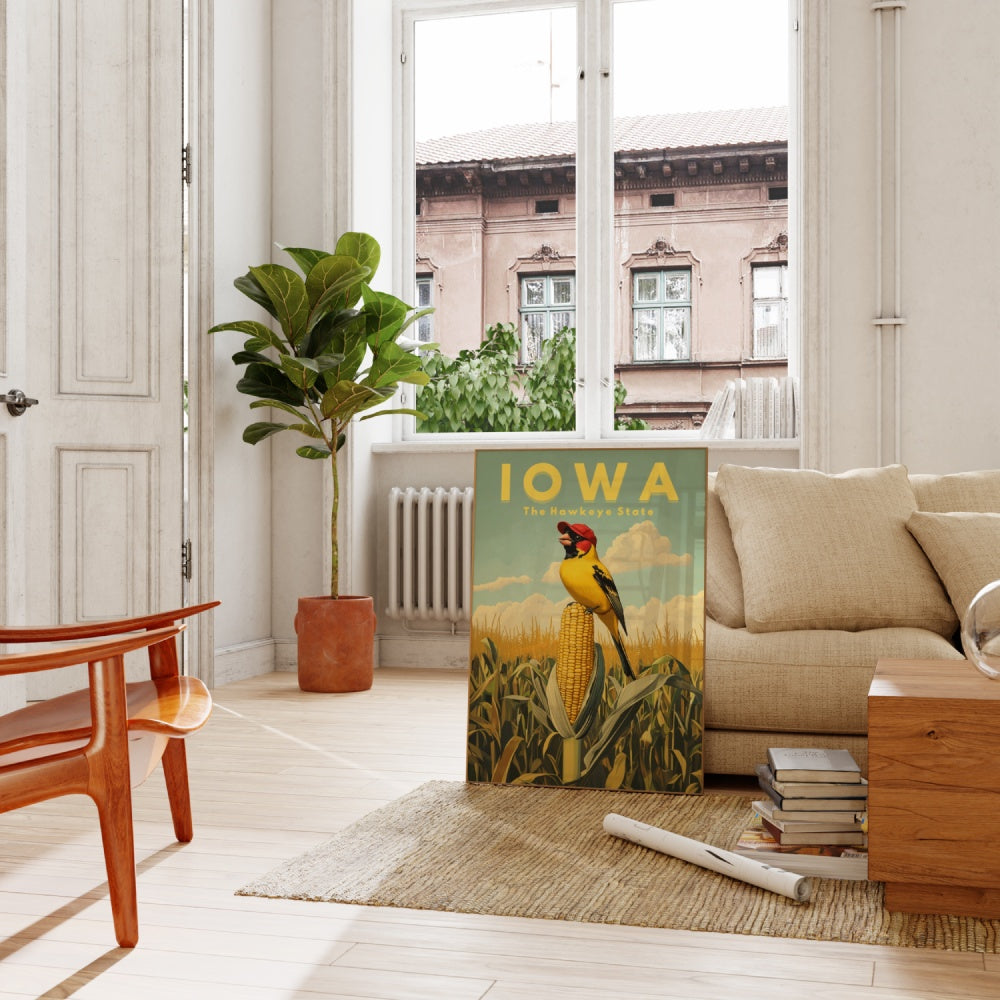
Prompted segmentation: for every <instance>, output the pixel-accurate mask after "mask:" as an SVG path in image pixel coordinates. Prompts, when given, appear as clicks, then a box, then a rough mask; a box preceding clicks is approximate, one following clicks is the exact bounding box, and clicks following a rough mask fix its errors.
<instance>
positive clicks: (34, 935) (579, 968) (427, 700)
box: [0, 669, 1000, 1000]
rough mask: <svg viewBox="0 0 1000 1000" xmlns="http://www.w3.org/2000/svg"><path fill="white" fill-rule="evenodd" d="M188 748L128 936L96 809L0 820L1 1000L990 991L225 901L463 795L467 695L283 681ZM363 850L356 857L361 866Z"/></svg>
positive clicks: (227, 704) (429, 685)
mask: <svg viewBox="0 0 1000 1000" xmlns="http://www.w3.org/2000/svg"><path fill="white" fill-rule="evenodd" d="M215 697H216V705H217V707H216V711H215V714H214V716H213V719H212V721H211V722H210V723H209V726H208V728H207V729H206V730H204V731H203V732H202V733H200V734H198V735H197V736H196V737H194V738H193V739H192V740H191V742H190V743H189V748H188V752H189V758H190V763H191V769H192V782H193V793H194V812H195V840H194V842H193V843H191V844H188V845H185V846H183V847H181V846H179V845H176V844H174V842H173V840H172V833H171V827H170V823H169V816H168V812H167V806H166V801H165V794H164V790H163V781H162V778H161V777H160V774H159V772H157V773H156V774H154V775H153V777H151V778H150V779H149V781H147V782H146V784H145V785H144V786H143V787H142V788H140V789H138V791H137V792H136V823H137V842H138V843H137V855H138V867H139V871H140V874H139V924H140V941H139V945H138V947H137V948H135V949H134V950H133V951H126V950H122V949H118V948H115V947H113V945H114V937H113V935H112V928H111V920H110V910H109V906H108V901H107V892H106V886H105V884H104V870H103V859H102V855H101V851H100V842H99V838H98V835H97V828H96V819H95V814H94V809H93V806H92V805H91V803H90V801H89V800H87V799H84V798H82V797H74V798H71V799H64V800H61V801H59V802H55V803H47V804H45V805H43V806H36V807H32V808H30V809H24V810H21V811H19V812H16V813H11V814H8V815H7V816H0V845H2V847H0V938H2V944H0V1000H10V998H14V997H16V998H19V1000H20V998H27V997H32V998H37V997H46V998H48V997H52V998H55V997H80V998H96V1000H119V998H120V1000H126V998H127V1000H136V998H142V1000H161V998H184V1000H203V998H204V1000H208V998H211V1000H279V998H281V1000H286V998H293V997H295V998H303V1000H305V998H309V1000H317V998H320V997H322V998H330V1000H347V998H358V997H366V998H370V997H379V998H428V1000H453V998H454V1000H473V998H486V1000H539V998H553V1000H564V998H565V1000H569V998H572V1000H612V998H622V1000H625V998H628V1000H653V998H656V1000H673V998H676V1000H697V998H706V1000H729V998H732V1000H737V998H738V1000H746V998H748V997H749V998H756V997H761V998H764V997H766V998H769V1000H804V998H809V1000H902V998H911V1000H943V998H955V1000H958V998H961V1000H969V998H995V997H1000V958H998V957H995V956H986V957H984V956H982V955H975V954H952V953H946V952H936V951H920V950H916V949H891V948H878V947H868V946H859V945H842V944H822V943H814V942H808V941H784V940H776V939H772V938H761V937H750V936H742V935H739V936H726V935H717V934H704V933H697V932H688V931H658V930H650V929H648V928H630V927H610V926H602V925H593V924H572V923H565V922H558V921H555V922H549V921H537V920H517V919H507V918H497V917H488V916H482V917H480V916H465V915H459V914H447V913H429V912H417V911H405V910H391V909H379V908H365V907H351V906H340V905H331V904H326V903H305V902H294V901H284V900H266V899H255V898H245V897H239V896H234V895H233V892H234V890H235V889H236V888H237V887H239V886H240V885H241V884H243V883H244V882H246V881H247V880H248V879H250V878H251V877H253V876H255V875H257V874H259V873H262V872H265V871H268V870H270V869H271V868H273V867H274V866H275V865H276V864H277V863H278V862H280V861H282V860H284V859H286V858H290V857H292V856H294V855H296V854H298V853H300V852H302V851H304V850H305V849H306V848H308V847H311V846H312V845H314V844H316V843H318V842H319V841H321V840H323V839H325V837H326V836H327V835H328V834H330V833H331V832H332V831H335V830H337V829H339V828H341V827H343V826H345V825H346V824H348V823H350V822H352V821H353V820H355V819H356V818H357V817H359V816H361V815H362V814H363V813H366V812H368V811H369V810H371V809H374V808H376V807H377V806H379V805H382V804H383V803H385V802H387V801H388V800H390V799H392V798H395V797H397V796H399V795H401V794H403V793H404V792H407V791H409V790H410V789H412V788H414V787H416V786H417V785H419V784H420V783H422V782H424V781H427V780H429V779H433V778H449V779H461V778H462V777H463V758H464V740H465V728H464V722H465V700H466V690H465V679H464V674H462V673H460V672H453V671H416V670H389V669H383V670H379V671H378V672H377V673H376V675H375V687H374V688H373V689H372V690H371V691H370V692H366V693H362V694H352V695H315V694H313V695H309V694H303V693H302V692H300V691H299V690H298V687H297V685H296V680H295V676H294V675H293V674H288V673H284V674H272V675H269V676H267V677H262V678H256V679H254V680H251V681H243V682H240V683H237V684H233V685H230V686H227V687H224V688H221V689H219V690H217V691H216V692H215ZM363 849H364V847H363V845H360V844H359V845H358V850H359V851H361V850H363Z"/></svg>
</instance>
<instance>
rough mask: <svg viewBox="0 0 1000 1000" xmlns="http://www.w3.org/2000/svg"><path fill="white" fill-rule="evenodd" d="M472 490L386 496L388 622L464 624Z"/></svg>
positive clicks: (469, 596) (469, 593)
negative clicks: (422, 620)
mask: <svg viewBox="0 0 1000 1000" xmlns="http://www.w3.org/2000/svg"><path fill="white" fill-rule="evenodd" d="M472 496H473V490H472V487H471V486H470V487H468V488H466V489H459V488H458V487H457V486H453V487H452V488H451V489H445V488H444V487H442V486H438V487H435V488H434V489H431V488H428V487H423V488H420V489H416V488H414V487H412V486H409V487H406V488H405V489H401V488H399V487H393V488H392V489H391V490H390V491H389V587H388V590H389V603H388V607H387V608H386V614H388V615H389V617H390V618H402V619H426V620H428V621H431V620H437V621H450V622H452V623H453V624H454V623H455V622H459V621H468V620H469V616H470V612H471V610H472V608H471V605H472Z"/></svg>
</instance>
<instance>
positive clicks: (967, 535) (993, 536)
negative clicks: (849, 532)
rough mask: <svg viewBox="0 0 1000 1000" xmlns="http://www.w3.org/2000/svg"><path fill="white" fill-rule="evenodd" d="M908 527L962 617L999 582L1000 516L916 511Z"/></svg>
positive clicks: (908, 522)
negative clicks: (979, 596)
mask: <svg viewBox="0 0 1000 1000" xmlns="http://www.w3.org/2000/svg"><path fill="white" fill-rule="evenodd" d="M906 527H907V528H909V530H910V533H911V534H912V535H913V537H914V538H916V540H917V541H918V542H919V543H920V546H921V548H922V549H923V550H924V552H926V553H927V558H928V559H930V561H931V562H932V563H933V565H934V569H935V570H937V574H938V576H939V577H941V581H942V583H944V585H945V587H946V588H947V590H948V596H949V597H950V598H951V603H952V606H953V607H954V608H955V612H956V613H957V614H958V617H959V618H964V617H965V612H966V611H968V609H969V604H970V603H971V602H972V598H973V597H975V596H976V594H978V593H979V591H980V590H981V589H982V588H983V587H985V586H986V584H988V583H992V582H993V581H994V580H1000V514H978V513H964V512H962V513H952V514H932V513H928V512H925V511H916V512H915V513H914V514H912V515H911V517H910V519H909V521H907V522H906Z"/></svg>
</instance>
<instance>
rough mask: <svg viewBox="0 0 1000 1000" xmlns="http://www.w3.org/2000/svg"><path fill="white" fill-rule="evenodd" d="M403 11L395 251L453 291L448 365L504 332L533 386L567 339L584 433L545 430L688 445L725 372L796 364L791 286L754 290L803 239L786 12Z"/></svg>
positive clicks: (403, 4) (652, 0) (756, 7)
mask: <svg viewBox="0 0 1000 1000" xmlns="http://www.w3.org/2000/svg"><path fill="white" fill-rule="evenodd" d="M393 5H394V9H395V10H396V11H398V12H399V15H400V18H401V20H400V24H399V28H400V31H399V37H400V39H401V40H402V51H401V52H400V53H399V55H400V57H401V58H400V59H398V60H397V64H398V68H397V72H398V74H399V77H398V79H399V81H400V90H399V96H400V101H399V103H398V110H399V111H400V115H399V132H398V138H399V139H400V142H399V147H398V148H399V149H400V150H402V151H403V155H404V156H407V157H408V160H407V162H405V163H404V164H403V165H402V166H403V169H401V170H397V171H396V176H398V177H399V178H400V180H401V183H402V191H401V198H400V199H398V202H399V205H400V207H401V208H403V209H404V211H402V212H401V213H398V215H397V218H398V219H399V225H400V226H401V227H402V229H403V237H402V243H401V257H402V258H403V259H411V260H412V259H413V255H414V252H416V254H417V259H433V260H434V262H435V266H436V267H437V268H439V270H436V271H435V281H436V283H437V284H438V286H439V287H442V286H443V285H444V284H445V283H446V284H447V287H448V289H449V294H448V296H447V301H438V302H435V303H434V305H435V306H436V312H435V313H434V340H435V341H437V342H439V343H440V345H441V351H442V354H444V355H445V356H447V357H448V358H456V357H457V356H458V355H459V354H460V353H467V352H469V351H475V350H477V349H479V348H481V347H482V345H483V344H484V343H487V342H488V338H489V337H490V336H491V331H495V330H500V331H502V332H503V336H504V337H505V338H507V339H506V340H504V343H505V344H509V346H508V347H507V350H508V351H509V352H510V354H509V355H508V356H511V357H516V358H517V360H518V361H519V362H520V364H519V365H518V366H517V367H518V368H519V369H520V373H519V374H520V375H523V373H524V366H525V365H527V364H531V363H533V362H534V359H536V358H538V357H539V352H540V351H541V348H542V346H543V345H544V344H545V342H546V340H547V339H549V338H551V337H553V336H554V334H555V333H556V332H557V331H558V330H559V328H560V327H562V326H569V327H571V328H572V329H573V330H574V331H575V334H576V337H575V344H576V371H575V373H574V377H573V378H572V379H570V378H567V377H565V376H564V377H563V378H562V383H563V384H564V385H566V386H570V385H572V391H574V399H575V411H574V412H575V424H574V425H573V427H572V428H571V427H568V426H565V425H560V426H559V427H558V428H556V427H553V426H550V427H547V428H542V427H538V428H536V429H537V430H539V431H542V430H557V429H558V430H566V431H572V432H573V433H575V434H577V435H578V436H580V437H582V438H584V439H587V440H590V439H601V438H607V437H611V436H614V435H615V434H616V431H615V427H616V423H618V424H619V425H625V424H628V423H629V422H630V421H631V418H633V417H634V418H635V422H638V421H640V420H645V421H647V422H648V424H649V426H650V428H651V429H652V430H654V431H663V432H668V431H669V432H673V431H684V432H690V433H691V434H694V433H696V432H697V429H698V428H699V427H700V426H701V422H702V420H703V419H704V416H705V414H706V413H707V411H708V408H709V407H710V405H711V402H712V399H713V398H714V397H715V395H716V394H717V393H718V392H720V391H724V389H725V386H726V384H727V382H728V381H732V380H734V379H739V378H746V377H748V376H749V375H750V374H755V375H759V374H760V372H759V371H757V369H759V368H761V367H766V368H767V374H768V375H772V374H773V375H775V376H780V375H782V374H784V373H785V372H786V371H788V370H789V344H788V340H789V337H790V336H791V337H792V339H793V340H792V352H791V353H792V356H793V357H792V361H793V363H795V362H797V357H798V355H797V352H796V351H795V349H794V348H795V342H794V330H793V331H792V332H791V333H790V332H789V329H788V324H789V316H794V311H793V310H789V307H788V303H787V292H786V291H785V288H786V287H787V285H788V283H787V281H786V279H785V275H784V274H782V275H781V276H780V279H779V280H780V283H781V285H782V292H781V295H780V296H779V300H780V303H781V304H780V307H779V306H778V305H777V304H776V303H775V302H774V301H765V299H767V298H769V296H765V295H764V293H763V292H762V293H761V296H760V301H759V302H758V297H757V295H756V292H755V291H754V290H753V287H752V285H753V283H752V280H751V274H752V268H753V267H756V266H757V264H758V263H759V264H763V263H765V262H766V263H769V264H772V263H777V262H778V261H781V262H782V263H784V262H785V261H787V260H788V259H789V248H788V246H787V240H786V245H785V246H783V247H781V248H780V249H776V250H775V251H774V252H773V253H771V252H770V251H769V252H768V254H767V255H763V256H762V253H763V249H764V248H762V246H761V244H762V242H766V240H767V239H768V238H769V237H770V235H771V234H772V233H773V232H780V231H785V232H787V231H788V230H789V229H790V227H789V221H788V212H789V204H790V203H789V201H788V197H787V195H788V182H789V178H788V171H789V163H790V162H792V163H794V159H791V160H790V158H789V154H788V135H789V114H788V103H789V100H788V95H789V77H790V73H789V53H790V52H791V51H792V50H793V46H791V45H789V7H790V6H792V4H791V0H699V2H698V3H694V4H692V3H691V2H690V0H393ZM723 23H724V24H726V25H727V30H726V31H725V32H720V31H719V25H720V24H723ZM664 37H670V38H671V39H672V40H674V41H675V42H676V43H677V44H675V45H672V47H671V58H670V59H669V60H667V61H664V59H663V58H662V49H663V38H664ZM795 41H797V39H795ZM456 79H459V80H461V81H462V86H461V87H460V88H457V89H456V87H455V85H454V81H455V80H456ZM691 80H698V81H699V83H698V86H696V87H695V86H691ZM443 95H445V96H446V99H442V98H443ZM719 109H722V110H721V111H720V110H719ZM411 199H416V200H418V201H419V202H420V203H421V212H420V213H419V215H418V214H416V213H414V212H412V211H409V206H410V204H411ZM791 204H792V205H794V199H793V201H792V203H791ZM668 208H669V209H670V211H669V212H668V211H667V209H668ZM749 248H753V249H752V250H751V251H750V252H749V253H748V250H749ZM795 250H796V248H794V247H793V248H791V252H792V253H794V252H795ZM758 251H760V253H758ZM754 254H756V256H755V255H754ZM793 265H794V261H793ZM736 268H738V269H739V270H738V272H737V270H736ZM793 272H794V266H793ZM577 278H579V288H577V287H576V280H577ZM762 280H764V279H762ZM438 297H439V298H440V296H438ZM695 310H697V313H696V312H695ZM776 310H777V316H778V318H777V325H778V328H779V329H778V332H777V333H776V334H775V335H774V336H772V337H771V339H770V340H769V341H767V343H765V340H766V338H767V336H768V334H767V333H766V332H765V329H764V328H765V327H766V326H767V325H768V323H769V322H770V320H771V319H773V318H774V314H775V311H776ZM758 312H760V314H761V315H760V326H761V333H760V337H759V338H758V336H757V333H756V326H757V321H758ZM751 317H753V319H751ZM758 339H759V341H760V342H759V344H758ZM515 345H516V346H515ZM515 350H516V351H517V354H516V355H515V354H513V352H514V351H515ZM773 351H780V353H777V354H772V353H770V352H773ZM547 353H548V352H547ZM756 358H760V359H762V360H765V361H767V362H768V364H766V365H764V366H761V365H756V364H748V362H750V361H752V360H754V359H756ZM692 368H696V369H697V372H696V373H694V374H692V371H691V369H692ZM751 369H752V371H751ZM792 374H795V373H794V372H792ZM622 387H624V388H625V390H626V396H625V400H624V402H622V401H621V398H620V389H621V388H622ZM412 399H413V397H410V401H412ZM417 408H418V409H419V407H417ZM407 433H409V432H407Z"/></svg>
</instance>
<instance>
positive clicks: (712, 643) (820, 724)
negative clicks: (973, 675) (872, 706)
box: [705, 619, 964, 735]
mask: <svg viewBox="0 0 1000 1000" xmlns="http://www.w3.org/2000/svg"><path fill="white" fill-rule="evenodd" d="M880 658H895V659H899V658H903V659H909V658H913V659H928V660H956V661H963V660H964V657H963V656H962V654H961V653H960V652H959V651H958V650H957V649H956V648H955V647H954V646H953V645H952V644H951V643H950V642H948V640H947V639H944V638H942V637H941V636H939V635H935V634H934V633H933V632H928V631H927V630H926V629H918V628H884V629H870V630H868V631H865V632H843V631H831V630H826V629H800V630H798V631H794V632H769V633H766V634H759V633H758V634H753V633H751V632H748V631H747V630H746V629H731V628H726V627H725V626H724V625H720V624H719V623H718V622H714V621H712V620H711V619H708V620H707V621H706V622H705V726H706V728H708V729H736V730H751V731H757V732H760V731H764V732H766V731H770V730H778V731H783V732H794V731H797V732H801V733H855V734H859V735H864V734H865V733H866V732H867V725H868V715H867V711H868V688H869V686H870V685H871V679H872V674H873V673H874V672H875V664H876V663H877V661H878V660H879V659H880Z"/></svg>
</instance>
